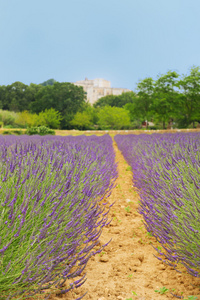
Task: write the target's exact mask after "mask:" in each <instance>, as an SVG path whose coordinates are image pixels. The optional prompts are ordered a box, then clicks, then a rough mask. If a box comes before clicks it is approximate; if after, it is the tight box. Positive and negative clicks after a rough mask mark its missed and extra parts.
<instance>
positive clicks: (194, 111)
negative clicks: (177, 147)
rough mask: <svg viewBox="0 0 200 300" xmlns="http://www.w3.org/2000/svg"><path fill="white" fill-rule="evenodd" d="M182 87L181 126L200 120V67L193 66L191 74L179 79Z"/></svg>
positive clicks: (179, 117) (179, 120)
mask: <svg viewBox="0 0 200 300" xmlns="http://www.w3.org/2000/svg"><path fill="white" fill-rule="evenodd" d="M177 87H178V88H179V89H180V92H181V93H180V95H179V101H180V110H179V115H178V122H179V124H180V125H181V127H183V126H184V124H185V126H184V127H187V126H189V125H190V124H191V123H193V127H195V126H194V122H195V121H197V122H198V121H199V120H200V67H192V68H191V69H190V74H189V75H188V76H187V75H183V76H182V78H181V79H180V80H179V81H178V83H177Z"/></svg>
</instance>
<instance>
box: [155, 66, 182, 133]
mask: <svg viewBox="0 0 200 300" xmlns="http://www.w3.org/2000/svg"><path fill="white" fill-rule="evenodd" d="M178 76H179V75H178V74H177V73H176V72H174V71H169V72H167V74H165V75H161V76H160V77H159V78H158V79H157V80H156V81H155V84H154V94H153V106H152V108H153V111H154V112H155V115H154V118H155V119H157V120H158V121H161V122H162V124H163V129H165V127H166V123H169V124H170V123H171V122H172V120H173V119H174V117H176V116H177V113H178V111H179V108H180V105H179V95H178V93H177V91H175V89H174V88H175V86H176V82H177V81H176V79H177V78H178Z"/></svg>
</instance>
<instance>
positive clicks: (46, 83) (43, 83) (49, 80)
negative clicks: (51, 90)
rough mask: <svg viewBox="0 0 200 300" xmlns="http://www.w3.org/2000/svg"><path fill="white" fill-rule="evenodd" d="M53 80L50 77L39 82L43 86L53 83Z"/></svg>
mask: <svg viewBox="0 0 200 300" xmlns="http://www.w3.org/2000/svg"><path fill="white" fill-rule="evenodd" d="M55 82H56V80H55V79H53V78H51V79H48V80H46V81H44V82H42V83H40V84H41V85H43V86H47V85H54V83H55Z"/></svg>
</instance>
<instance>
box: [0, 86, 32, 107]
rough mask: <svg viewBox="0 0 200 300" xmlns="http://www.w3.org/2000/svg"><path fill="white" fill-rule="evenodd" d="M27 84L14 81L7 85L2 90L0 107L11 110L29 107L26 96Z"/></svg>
mask: <svg viewBox="0 0 200 300" xmlns="http://www.w3.org/2000/svg"><path fill="white" fill-rule="evenodd" d="M27 87H28V86H27V85H26V84H24V83H22V82H20V81H16V82H14V83H12V84H11V85H7V86H6V87H5V90H4V99H3V103H2V108H3V109H4V110H11V111H15V112H18V111H23V110H26V109H28V108H29V103H28V100H27V98H26V96H25V95H26V90H27Z"/></svg>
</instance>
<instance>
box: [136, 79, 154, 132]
mask: <svg viewBox="0 0 200 300" xmlns="http://www.w3.org/2000/svg"><path fill="white" fill-rule="evenodd" d="M137 91H138V94H137V97H135V98H134V111H135V114H136V115H137V116H138V118H139V119H141V120H143V121H146V128H148V121H149V120H150V119H151V118H152V103H153V92H154V81H153V79H152V78H151V77H148V78H145V79H143V80H140V81H139V82H138V84H137Z"/></svg>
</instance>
